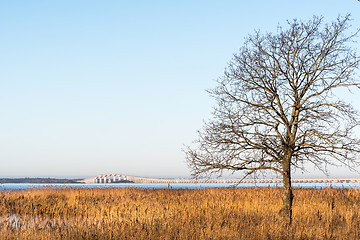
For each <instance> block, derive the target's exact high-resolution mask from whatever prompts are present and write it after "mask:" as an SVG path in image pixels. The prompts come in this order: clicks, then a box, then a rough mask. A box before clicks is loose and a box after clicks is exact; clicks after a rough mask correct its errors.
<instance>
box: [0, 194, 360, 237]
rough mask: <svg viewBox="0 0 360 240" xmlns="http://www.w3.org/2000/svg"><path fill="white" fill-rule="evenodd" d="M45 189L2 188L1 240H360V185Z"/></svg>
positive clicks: (0, 206)
mask: <svg viewBox="0 0 360 240" xmlns="http://www.w3.org/2000/svg"><path fill="white" fill-rule="evenodd" d="M294 195H295V198H294V206H293V222H292V225H291V226H288V225H286V224H285V223H284V222H283V219H282V218H281V216H280V215H279V211H280V209H281V207H282V202H281V196H282V189H279V188H270V187H261V188H260V187H253V188H208V189H139V188H116V189H110V188H104V189H98V188H96V189H80V188H63V189H58V188H42V189H28V190H18V191H5V192H1V193H0V238H1V239H360V189H357V188H340V189H339V188H324V189H312V188H311V189H305V188H299V189H294Z"/></svg>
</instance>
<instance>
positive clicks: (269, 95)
mask: <svg viewBox="0 0 360 240" xmlns="http://www.w3.org/2000/svg"><path fill="white" fill-rule="evenodd" d="M349 21H350V15H347V16H345V17H338V19H337V20H336V21H333V22H332V23H331V24H324V23H323V17H317V16H314V17H313V18H312V19H311V20H309V21H307V22H302V21H298V20H296V19H295V20H293V21H288V22H287V28H285V29H283V28H282V27H279V28H278V32H277V33H276V34H272V33H267V34H261V33H260V32H256V33H255V34H254V35H250V36H249V37H248V38H247V39H246V41H245V43H244V46H243V47H242V48H241V49H240V50H239V53H237V54H234V57H233V59H232V60H231V62H230V63H229V65H228V67H227V68H226V70H225V72H224V76H223V77H222V78H220V79H219V80H218V86H217V87H216V88H215V89H213V90H210V91H209V92H210V94H211V96H212V97H214V98H215V100H216V102H217V106H216V107H215V109H214V112H213V119H212V120H210V121H208V122H207V123H205V126H204V128H203V129H202V130H201V131H199V132H198V134H199V138H198V141H197V144H198V146H197V147H196V148H195V149H193V148H191V147H187V149H186V150H185V153H186V160H187V163H188V165H189V166H190V168H191V169H192V173H193V175H194V176H196V177H199V176H202V175H204V174H213V173H221V172H222V171H223V170H230V171H241V170H244V171H246V173H245V177H246V176H248V175H250V174H253V173H256V172H258V171H262V170H270V171H275V172H276V173H277V174H280V175H281V176H282V178H283V190H284V191H283V206H282V209H281V213H282V214H283V216H284V217H285V218H286V219H287V220H288V222H289V223H291V217H292V203H293V193H292V186H291V173H292V171H293V170H295V169H302V170H306V169H305V167H304V166H305V165H304V164H305V163H308V162H310V163H312V164H314V165H315V167H317V168H318V169H320V170H322V171H324V172H326V166H327V165H334V164H335V163H340V164H341V165H345V166H348V167H350V168H353V167H355V166H357V165H358V163H359V162H358V161H357V157H358V156H359V153H360V141H359V140H358V139H357V138H356V137H355V136H354V135H353V132H354V128H356V127H357V126H359V115H358V113H357V111H356V110H355V109H354V108H353V107H352V106H351V105H350V104H347V103H345V102H344V101H342V100H339V99H337V98H336V96H335V93H334V90H336V89H338V88H348V89H351V88H360V79H359V76H356V74H357V72H356V70H357V69H358V67H359V56H358V55H357V54H356V52H355V50H354V49H352V48H351V47H350V46H349V45H350V43H352V42H353V40H354V38H355V37H356V35H357V32H356V33H352V34H348V35H346V34H345V33H346V31H347V30H348V29H349V27H350V25H349Z"/></svg>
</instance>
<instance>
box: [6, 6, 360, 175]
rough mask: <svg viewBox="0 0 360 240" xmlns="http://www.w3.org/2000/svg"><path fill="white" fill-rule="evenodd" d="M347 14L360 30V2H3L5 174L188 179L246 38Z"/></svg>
mask: <svg viewBox="0 0 360 240" xmlns="http://www.w3.org/2000/svg"><path fill="white" fill-rule="evenodd" d="M347 13H351V14H352V17H353V18H354V21H353V25H354V27H360V2H358V1H356V0H344V1H338V0H331V1H330V0H316V1H313V0H302V1H285V0H281V1H276V0H275V1H265V0H263V1H260V0H254V1H235V0H234V1H209V0H204V1H186V0H184V1H170V0H169V1H136V0H134V1H91V0H82V1H81V0H76V1H74V0H61V1H60V0H57V1H55V0H54V1H47V0H43V1H40V0H34V1H20V0H19V1H0V34H1V35H0V36H1V37H0V111H1V117H0V163H1V168H0V177H35V176H40V177H88V176H95V175H98V174H101V173H111V172H115V173H124V174H129V175H140V176H163V177H179V176H188V175H189V173H190V171H189V170H188V168H187V166H186V164H185V162H184V154H183V153H182V151H181V148H182V147H183V144H191V142H192V141H193V140H194V139H195V138H196V130H197V129H200V128H201V127H202V125H203V121H204V120H206V119H208V118H209V117H210V113H211V111H212V106H213V105H214V102H213V101H212V99H211V98H210V97H209V96H208V94H207V93H206V92H205V90H206V89H209V88H212V87H214V86H215V80H216V79H217V78H218V77H219V76H221V75H222V73H223V70H224V68H225V67H226V65H227V62H228V61H229V60H230V59H231V57H232V54H233V53H235V52H237V50H238V49H239V47H241V46H242V44H243V40H244V37H245V36H247V35H248V34H251V33H253V32H254V30H255V29H260V30H261V31H263V32H266V31H269V32H270V31H275V30H276V27H277V25H278V24H284V23H285V21H286V19H293V18H298V19H304V20H306V19H309V18H310V17H311V16H312V15H323V16H325V20H326V21H331V20H334V19H335V18H336V17H337V16H338V15H339V14H341V15H345V14H347ZM354 29H355V28H354ZM349 100H350V101H352V102H353V103H356V102H357V103H358V102H359V101H358V100H359V93H357V95H356V94H355V95H354V96H352V97H350V98H349ZM358 109H359V108H358ZM344 174H345V175H347V174H348V172H347V171H345V170H339V169H335V170H334V175H344Z"/></svg>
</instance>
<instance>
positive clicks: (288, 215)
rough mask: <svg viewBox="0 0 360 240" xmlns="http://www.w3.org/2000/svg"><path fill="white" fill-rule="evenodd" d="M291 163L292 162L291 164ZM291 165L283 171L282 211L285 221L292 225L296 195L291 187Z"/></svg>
mask: <svg viewBox="0 0 360 240" xmlns="http://www.w3.org/2000/svg"><path fill="white" fill-rule="evenodd" d="M289 165H290V164H289ZM290 174H291V173H290V166H288V167H287V169H284V172H283V184H284V195H283V207H282V209H281V213H282V215H283V217H284V219H285V221H286V222H287V223H288V224H289V225H290V224H291V220H292V203H293V198H294V195H293V193H292V188H291V175H290Z"/></svg>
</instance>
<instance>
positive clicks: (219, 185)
mask: <svg viewBox="0 0 360 240" xmlns="http://www.w3.org/2000/svg"><path fill="white" fill-rule="evenodd" d="M282 186H283V185H282V184H280V183H256V184H255V183H241V184H238V185H236V184H234V183H172V184H167V183H151V184H142V183H109V184H40V183H39V184H35V183H31V184H28V183H21V184H16V183H8V184H0V191H11V190H21V189H31V188H123V187H132V188H148V189H159V188H172V189H202V188H222V187H238V188H242V187H282ZM292 186H293V187H296V188H326V187H333V188H360V183H293V184H292Z"/></svg>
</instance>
